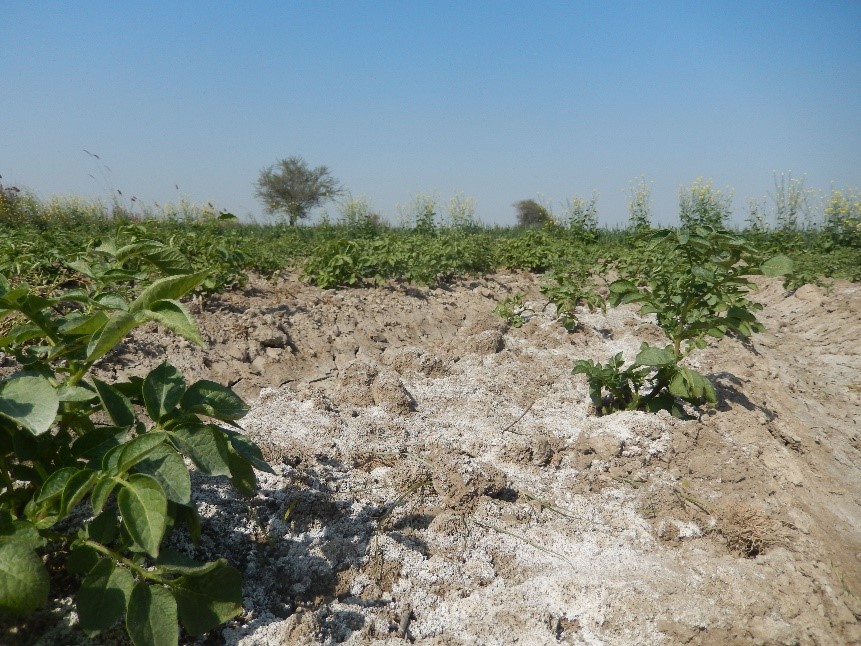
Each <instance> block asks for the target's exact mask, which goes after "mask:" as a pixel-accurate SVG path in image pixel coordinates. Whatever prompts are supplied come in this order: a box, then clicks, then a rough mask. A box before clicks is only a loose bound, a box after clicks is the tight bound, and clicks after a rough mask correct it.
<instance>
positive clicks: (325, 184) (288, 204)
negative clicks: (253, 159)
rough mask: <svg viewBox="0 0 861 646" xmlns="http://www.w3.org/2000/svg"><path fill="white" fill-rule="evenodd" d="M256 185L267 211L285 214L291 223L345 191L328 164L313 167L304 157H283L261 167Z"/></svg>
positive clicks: (258, 195)
mask: <svg viewBox="0 0 861 646" xmlns="http://www.w3.org/2000/svg"><path fill="white" fill-rule="evenodd" d="M255 187H256V189H257V190H256V194H257V197H258V198H260V200H261V201H262V202H263V206H264V208H265V209H266V212H267V213H270V214H273V213H283V214H285V215H286V216H287V218H288V221H289V222H290V224H291V225H294V224H296V222H298V221H299V220H301V219H303V218H306V217H308V214H309V212H310V211H311V209H314V208H316V207H318V206H321V205H322V204H323V203H324V202H326V201H328V200H331V199H333V198H335V197H337V196H338V195H341V194H342V193H343V188H342V187H341V184H340V183H339V182H338V180H336V179H335V178H334V177H332V175H331V174H330V173H329V169H328V168H327V167H326V166H317V168H311V167H310V166H308V164H307V162H306V161H305V160H304V159H303V158H302V157H288V158H287V159H280V160H278V161H277V162H276V163H274V164H272V165H271V166H267V167H266V168H264V169H263V170H261V171H260V177H259V178H258V180H257V183H256V184H255Z"/></svg>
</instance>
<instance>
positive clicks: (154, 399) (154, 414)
mask: <svg viewBox="0 0 861 646" xmlns="http://www.w3.org/2000/svg"><path fill="white" fill-rule="evenodd" d="M183 393H185V379H184V378H183V376H182V375H181V374H180V372H179V371H178V370H177V369H176V368H174V367H173V366H172V365H170V364H169V363H167V362H165V363H163V364H161V365H160V366H159V367H158V368H156V369H155V370H153V371H152V372H151V373H149V374H148V375H147V376H146V379H144V382H143V399H144V405H145V406H146V409H147V413H149V416H150V417H151V418H152V419H153V421H156V422H157V421H158V420H160V419H161V418H162V417H164V416H165V415H167V414H168V413H170V412H171V411H172V410H173V409H174V408H176V405H177V404H179V402H180V400H181V399H182V396H183Z"/></svg>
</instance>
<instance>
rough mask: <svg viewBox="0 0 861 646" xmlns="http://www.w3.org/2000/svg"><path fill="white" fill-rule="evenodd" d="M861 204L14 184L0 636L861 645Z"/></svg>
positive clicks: (4, 281)
mask: <svg viewBox="0 0 861 646" xmlns="http://www.w3.org/2000/svg"><path fill="white" fill-rule="evenodd" d="M853 213H854V212H851V213H849V214H848V215H847V216H846V217H843V218H842V219H839V220H834V221H830V222H828V223H826V224H827V226H822V227H819V228H806V229H805V228H801V227H796V226H783V227H776V228H774V229H773V230H770V231H769V230H766V229H764V228H762V227H755V228H751V229H747V230H744V231H725V230H721V229H718V228H716V227H715V226H712V225H713V223H708V222H688V225H687V226H685V227H682V228H680V229H672V230H657V229H652V228H649V227H648V226H639V227H631V228H628V229H625V230H622V229H620V230H612V231H611V230H604V229H599V228H597V227H595V226H592V225H588V223H584V222H582V221H581V222H579V223H578V222H567V223H559V222H555V221H549V222H546V223H544V224H543V225H541V226H537V227H517V228H490V227H483V226H479V225H475V224H472V223H459V224H454V223H451V222H449V223H446V224H443V223H440V222H435V221H434V220H433V219H432V218H431V219H425V220H423V221H422V222H418V223H416V226H403V227H391V226H386V225H384V224H381V223H380V222H379V221H378V220H376V219H357V220H356V219H354V220H351V221H345V222H339V223H337V224H330V223H324V224H320V225H316V226H288V225H285V224H271V225H258V224H243V223H241V222H239V221H237V220H236V218H234V217H233V216H231V215H229V214H217V213H211V212H205V211H199V212H196V213H194V214H193V217H161V218H145V217H140V216H137V217H136V216H134V215H133V214H130V213H113V214H108V213H107V212H106V211H104V210H103V209H99V208H96V207H95V206H94V205H93V204H87V203H84V202H79V201H75V200H55V201H52V202H49V203H43V202H39V201H38V200H35V199H34V198H18V197H15V196H11V197H10V196H9V195H5V194H3V193H2V192H0V227H2V234H0V486H2V489H0V491H2V493H0V563H2V564H3V565H2V567H0V621H2V623H0V626H2V631H0V642H3V643H63V644H69V643H81V644H84V643H115V642H117V641H119V642H120V643H124V642H126V641H128V640H129V639H131V640H132V641H133V642H134V643H135V644H171V643H177V642H181V643H231V644H235V643H243V644H270V643H271V644H281V643H317V642H323V643H341V642H347V643H356V644H364V643H377V642H378V643H401V642H402V641H403V640H405V639H408V640H410V641H419V642H421V643H500V644H501V643H511V642H512V641H514V640H515V639H519V640H521V641H522V642H523V643H559V642H562V643H604V642H613V643H659V642H662V641H663V642H666V643H689V642H691V640H693V642H697V643H699V642H713V643H821V644H832V643H833V644H843V643H848V642H851V641H857V640H861V629H859V628H858V626H859V621H861V560H859V554H861V478H859V477H858V476H859V474H861V454H859V451H861V443H859V442H861V440H859V438H861V429H859V425H858V420H859V419H861V377H859V374H861V372H859V371H861V286H859V282H861V219H859V218H857V217H855V216H856V215H857V214H855V215H853ZM40 640H41V641H40ZM213 640H214V641H213Z"/></svg>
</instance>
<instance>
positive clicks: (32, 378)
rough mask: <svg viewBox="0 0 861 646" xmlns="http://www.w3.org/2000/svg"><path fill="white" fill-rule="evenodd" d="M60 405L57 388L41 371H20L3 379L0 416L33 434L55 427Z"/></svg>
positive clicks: (0, 388) (0, 392) (0, 387)
mask: <svg viewBox="0 0 861 646" xmlns="http://www.w3.org/2000/svg"><path fill="white" fill-rule="evenodd" d="M59 408H60V398H59V396H58V395H57V390H56V389H55V388H54V387H53V386H52V385H51V383H50V382H49V381H48V380H47V379H45V377H42V376H41V375H35V374H28V373H20V374H17V375H13V376H11V377H9V378H8V379H4V380H3V381H2V382H0V416H2V417H5V418H7V419H9V420H12V421H13V422H15V423H16V424H18V425H20V426H22V427H24V428H25V429H27V430H28V431H30V432H31V433H32V434H33V435H41V434H42V433H46V432H47V431H48V430H49V429H50V428H51V425H52V424H53V423H54V419H55V418H56V417H57V411H58V410H59Z"/></svg>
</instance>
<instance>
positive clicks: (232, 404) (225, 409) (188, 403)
mask: <svg viewBox="0 0 861 646" xmlns="http://www.w3.org/2000/svg"><path fill="white" fill-rule="evenodd" d="M182 410H183V411H185V412H188V413H197V414H200V415H208V416H209V417H214V418H215V419H219V420H222V421H233V420H237V419H241V418H243V417H245V415H246V414H247V413H248V411H249V410H250V409H249V407H248V405H247V404H246V403H245V402H244V401H242V398H240V397H239V395H237V394H236V393H235V392H233V391H232V390H231V389H230V388H228V387H226V386H222V385H221V384H218V383H215V382H214V381H207V380H205V379H202V380H200V381H198V382H196V383H194V384H192V385H191V386H190V387H189V388H188V390H187V391H185V395H183V397H182Z"/></svg>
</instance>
